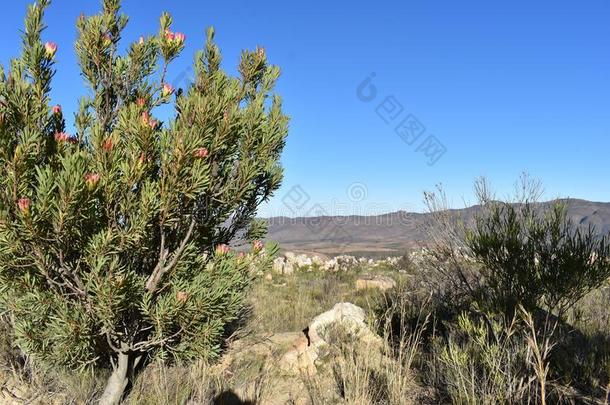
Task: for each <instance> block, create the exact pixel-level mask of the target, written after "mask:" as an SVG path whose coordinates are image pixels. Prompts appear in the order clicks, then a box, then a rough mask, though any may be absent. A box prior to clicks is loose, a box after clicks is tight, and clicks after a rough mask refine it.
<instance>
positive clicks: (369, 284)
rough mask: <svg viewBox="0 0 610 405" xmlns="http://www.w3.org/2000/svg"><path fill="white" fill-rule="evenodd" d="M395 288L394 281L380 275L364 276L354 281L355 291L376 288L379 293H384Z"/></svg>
mask: <svg viewBox="0 0 610 405" xmlns="http://www.w3.org/2000/svg"><path fill="white" fill-rule="evenodd" d="M394 287H396V281H394V279H393V278H391V277H388V276H380V275H374V276H371V275H365V276H361V277H359V278H358V279H357V280H356V290H367V289H369V288H377V289H379V290H381V291H386V290H389V289H392V288H394Z"/></svg>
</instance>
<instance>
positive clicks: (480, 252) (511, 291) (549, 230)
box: [427, 178, 610, 316]
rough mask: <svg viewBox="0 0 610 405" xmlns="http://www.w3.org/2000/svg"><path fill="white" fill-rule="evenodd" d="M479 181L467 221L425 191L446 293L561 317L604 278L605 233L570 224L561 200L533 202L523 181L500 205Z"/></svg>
mask: <svg viewBox="0 0 610 405" xmlns="http://www.w3.org/2000/svg"><path fill="white" fill-rule="evenodd" d="M477 184H478V187H477V190H478V196H479V203H480V204H479V206H478V210H477V211H475V213H474V215H473V217H472V218H468V217H463V218H456V215H455V214H454V213H453V212H451V211H448V210H447V207H446V206H444V205H443V204H442V201H443V199H442V197H441V198H439V196H437V195H434V194H427V197H428V199H429V201H430V202H431V203H430V204H429V205H430V206H431V207H432V208H434V209H435V210H436V212H434V213H433V218H435V219H436V220H435V223H434V224H433V225H434V226H436V227H440V229H437V230H435V231H434V232H436V235H440V236H439V237H437V238H436V239H434V240H435V241H436V247H435V249H434V250H433V255H434V256H433V257H434V258H435V259H436V260H433V261H432V267H433V270H435V271H434V274H435V276H436V277H439V278H440V279H441V280H440V281H438V280H436V282H437V283H440V284H441V285H443V287H441V288H444V289H445V290H446V291H448V292H449V294H450V295H454V296H462V297H466V299H467V300H469V299H474V300H476V301H477V302H478V303H479V304H480V305H482V306H485V307H487V308H488V309H490V310H497V311H501V312H504V313H505V314H507V315H509V316H511V315H512V314H514V312H515V309H516V307H517V306H518V305H523V306H525V307H526V308H527V309H528V310H534V309H536V308H543V309H546V310H549V311H551V312H556V313H558V314H560V315H562V314H565V311H566V310H567V309H569V308H570V307H571V306H573V305H574V303H576V302H577V301H578V300H579V299H581V298H582V297H583V296H584V295H586V294H587V293H588V292H590V291H592V290H593V289H595V288H597V287H599V286H600V285H602V283H603V282H604V281H605V280H606V279H608V278H609V277H610V240H609V239H608V236H606V235H599V234H598V233H597V232H596V230H595V229H594V228H592V227H589V228H586V229H583V228H582V227H579V226H578V225H576V224H574V223H572V221H571V220H570V219H569V218H568V216H567V211H566V206H565V204H563V203H559V202H555V203H547V204H543V203H538V202H537V201H536V197H537V195H538V192H537V187H538V186H537V183H532V182H531V181H529V180H528V179H527V178H525V179H523V180H522V190H525V191H524V192H522V193H521V194H522V195H521V196H520V197H519V198H517V199H516V200H515V201H506V202H505V201H495V200H494V199H493V198H491V196H489V195H488V194H487V193H488V186H486V185H481V184H484V183H477ZM439 201H441V203H438V202H439ZM439 208H440V211H438V210H439Z"/></svg>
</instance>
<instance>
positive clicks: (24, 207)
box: [17, 198, 32, 215]
mask: <svg viewBox="0 0 610 405" xmlns="http://www.w3.org/2000/svg"><path fill="white" fill-rule="evenodd" d="M31 205H32V200H30V199H29V198H20V199H19V200H17V207H18V208H19V211H21V212H22V213H23V214H24V215H28V214H29V213H30V206H31Z"/></svg>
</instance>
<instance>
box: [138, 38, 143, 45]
mask: <svg viewBox="0 0 610 405" xmlns="http://www.w3.org/2000/svg"><path fill="white" fill-rule="evenodd" d="M138 44H140V45H144V37H140V39H138Z"/></svg>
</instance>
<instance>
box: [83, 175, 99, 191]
mask: <svg viewBox="0 0 610 405" xmlns="http://www.w3.org/2000/svg"><path fill="white" fill-rule="evenodd" d="M99 182H100V175H99V174H97V173H87V174H86V175H85V184H86V185H87V188H88V189H89V190H93V189H94V188H95V186H97V183H99Z"/></svg>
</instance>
